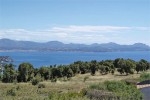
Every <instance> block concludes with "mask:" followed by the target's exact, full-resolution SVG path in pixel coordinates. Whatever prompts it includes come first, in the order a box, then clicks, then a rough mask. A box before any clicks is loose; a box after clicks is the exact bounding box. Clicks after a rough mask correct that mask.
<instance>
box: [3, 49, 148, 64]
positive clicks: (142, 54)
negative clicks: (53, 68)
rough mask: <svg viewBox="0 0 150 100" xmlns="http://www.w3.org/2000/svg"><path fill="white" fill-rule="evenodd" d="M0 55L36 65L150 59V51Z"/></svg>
mask: <svg viewBox="0 0 150 100" xmlns="http://www.w3.org/2000/svg"><path fill="white" fill-rule="evenodd" d="M0 56H10V57H11V58H12V59H13V60H14V62H13V63H14V64H15V65H17V66H18V65H19V64H20V63H22V62H29V63H31V64H33V65H34V67H40V66H49V65H54V64H57V65H59V64H70V63H73V62H75V61H78V60H81V61H91V60H97V61H100V60H106V59H112V60H113V59H116V58H125V59H128V58H130V59H133V60H135V61H138V60H140V59H145V60H148V61H150V51H138V52H137V51H136V52H133V51H132V52H39V51H38V52H0Z"/></svg>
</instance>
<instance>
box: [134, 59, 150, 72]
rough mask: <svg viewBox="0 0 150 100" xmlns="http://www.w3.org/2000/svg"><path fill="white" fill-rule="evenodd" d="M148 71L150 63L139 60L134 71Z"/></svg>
mask: <svg viewBox="0 0 150 100" xmlns="http://www.w3.org/2000/svg"><path fill="white" fill-rule="evenodd" d="M148 69H150V63H149V62H148V61H146V60H144V59H141V60H140V61H139V62H137V64H136V68H135V70H136V71H137V73H138V72H140V71H146V70H148Z"/></svg>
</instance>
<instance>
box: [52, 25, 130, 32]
mask: <svg viewBox="0 0 150 100" xmlns="http://www.w3.org/2000/svg"><path fill="white" fill-rule="evenodd" d="M128 29H130V27H119V26H73V25H72V26H68V27H53V28H52V30H51V31H53V32H113V31H120V30H128Z"/></svg>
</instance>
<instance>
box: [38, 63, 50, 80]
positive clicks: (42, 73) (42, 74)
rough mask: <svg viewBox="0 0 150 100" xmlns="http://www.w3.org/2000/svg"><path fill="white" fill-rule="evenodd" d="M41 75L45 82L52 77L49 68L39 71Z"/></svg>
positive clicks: (42, 68)
mask: <svg viewBox="0 0 150 100" xmlns="http://www.w3.org/2000/svg"><path fill="white" fill-rule="evenodd" d="M39 73H40V74H41V77H43V78H44V79H45V80H48V79H49V77H50V75H49V68H48V67H44V66H42V67H41V68H40V69H39Z"/></svg>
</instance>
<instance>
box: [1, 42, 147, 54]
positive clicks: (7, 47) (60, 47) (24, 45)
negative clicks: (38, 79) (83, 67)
mask: <svg viewBox="0 0 150 100" xmlns="http://www.w3.org/2000/svg"><path fill="white" fill-rule="evenodd" d="M0 51H83V52H113V51H150V46H148V45H146V44H143V43H135V44H133V45H120V44H117V43H113V42H110V43H102V44H98V43H94V44H91V45H86V44H75V43H70V44H64V43H62V42H59V41H49V42H45V43H38V42H32V41H16V40H10V39H0Z"/></svg>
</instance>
